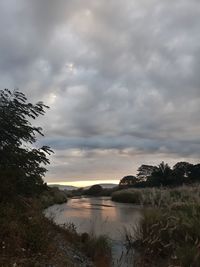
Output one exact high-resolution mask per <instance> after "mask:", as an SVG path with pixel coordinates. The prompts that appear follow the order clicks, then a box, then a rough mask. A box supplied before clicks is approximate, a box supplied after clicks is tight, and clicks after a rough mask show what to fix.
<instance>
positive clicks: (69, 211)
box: [46, 197, 140, 241]
mask: <svg viewBox="0 0 200 267" xmlns="http://www.w3.org/2000/svg"><path fill="white" fill-rule="evenodd" d="M46 215H47V216H48V217H50V216H53V218H54V220H55V222H56V223H57V224H64V223H69V222H73V223H74V224H75V226H76V227H77V231H78V232H89V233H91V232H94V233H95V234H96V235H100V234H106V235H108V236H109V237H110V238H111V239H113V240H116V241H119V240H122V235H123V229H124V228H128V229H129V228H130V227H132V226H133V225H135V224H137V223H138V221H139V219H140V208H139V207H137V206H134V205H132V204H122V203H115V202H112V201H111V200H110V198H108V197H102V198H72V199H70V200H69V201H68V203H66V204H62V205H54V206H52V207H50V208H49V209H47V210H46Z"/></svg>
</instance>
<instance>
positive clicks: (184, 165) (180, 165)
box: [173, 161, 193, 178]
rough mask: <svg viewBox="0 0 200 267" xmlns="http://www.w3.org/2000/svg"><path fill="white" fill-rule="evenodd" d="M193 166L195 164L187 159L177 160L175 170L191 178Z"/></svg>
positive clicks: (179, 174) (182, 175)
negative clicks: (186, 160)
mask: <svg viewBox="0 0 200 267" xmlns="http://www.w3.org/2000/svg"><path fill="white" fill-rule="evenodd" d="M192 167H193V164H191V163H189V162H185V161H181V162H177V163H176V164H175V165H174V167H173V171H174V172H175V173H176V174H177V175H178V176H181V177H184V178H189V177H190V175H191V169H192Z"/></svg>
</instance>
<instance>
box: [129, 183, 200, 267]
mask: <svg viewBox="0 0 200 267" xmlns="http://www.w3.org/2000/svg"><path fill="white" fill-rule="evenodd" d="M141 193H143V196H142V197H140V199H141V202H140V203H142V204H148V205H150V207H148V208H146V209H145V210H144V211H143V217H142V219H141V222H140V225H138V226H137V227H135V228H134V229H133V232H132V233H130V232H126V241H127V247H128V248H129V249H131V248H136V249H137V251H139V252H140V253H139V257H138V259H137V260H138V263H137V264H138V266H140V267H157V266H159V267H169V266H171V267H172V266H179V267H199V266H200V190H199V187H188V188H187V187H181V188H178V189H171V190H161V189H160V190H159V189H153V190H152V191H151V189H148V191H145V190H142V191H141ZM136 266H137V265H136Z"/></svg>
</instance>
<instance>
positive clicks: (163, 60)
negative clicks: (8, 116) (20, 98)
mask: <svg viewBox="0 0 200 267" xmlns="http://www.w3.org/2000/svg"><path fill="white" fill-rule="evenodd" d="M199 16H200V4H199V2H198V1H197V0H191V1H186V0H177V1H175V2H169V1H167V0H164V1H162V2H160V1H158V0H140V1H139V0H134V1H131V0H123V1H122V0H119V1H115V0H110V1H106V0H102V1H93V0H87V1H81V0H75V1H66V0H58V1H53V0H43V1H39V0H30V1H25V0H19V1H17V3H16V1H15V0H2V1H1V3H0V34H1V43H0V55H1V60H0V86H1V88H5V87H9V88H13V87H15V88H16V87H17V88H19V89H20V90H22V91H23V92H25V93H26V94H27V96H28V97H29V99H30V100H32V101H37V100H43V101H44V102H45V103H47V104H49V105H50V106H51V110H50V111H48V112H47V114H46V116H45V118H41V119H40V121H39V122H38V123H40V124H41V125H42V126H43V128H44V129H45V135H46V138H45V139H42V140H41V142H42V143H45V144H49V145H51V146H52V147H53V148H54V149H55V150H56V154H55V156H54V157H53V158H52V165H51V167H50V171H49V174H48V176H47V178H46V179H51V180H52V179H55V180H56V179H58V180H59V177H61V176H62V177H63V179H73V178H77V177H83V176H84V177H86V176H90V177H91V176H93V177H94V176H98V178H106V177H108V176H109V178H112V175H113V176H116V170H117V172H118V173H119V176H120V175H122V174H126V173H125V172H126V171H127V172H131V170H132V171H133V172H134V171H136V169H137V167H138V165H140V164H142V163H143V162H146V161H147V162H156V164H157V163H159V162H160V161H161V160H162V159H166V160H169V161H171V162H172V161H175V160H177V161H178V160H179V159H185V160H191V161H196V160H198V158H199V157H200V154H199V151H200V149H199V148H200V137H199V133H200V126H199V119H200V115H199V114H200V76H199V71H200V35H199V27H200V21H199ZM70 151H80V153H81V155H83V156H81V157H80V156H79V157H74V156H73V155H72V154H73V153H72V154H70V153H71V152H70ZM105 151H106V156H105ZM101 152H102V153H103V155H104V156H102V154H101ZM60 154H62V155H63V157H62V158H60ZM91 155H92V156H91ZM124 155H126V156H124ZM161 156H162V158H161ZM70 157H71V160H70ZM58 158H59V163H58V162H57V161H58ZM92 158H93V159H94V160H95V164H94V162H93V163H92V164H90V162H91V160H92ZM135 158H137V160H135V162H133V161H134V159H135ZM66 162H70V163H69V164H66ZM109 162H110V163H109ZM63 173H64V174H63ZM48 177H49V178H48Z"/></svg>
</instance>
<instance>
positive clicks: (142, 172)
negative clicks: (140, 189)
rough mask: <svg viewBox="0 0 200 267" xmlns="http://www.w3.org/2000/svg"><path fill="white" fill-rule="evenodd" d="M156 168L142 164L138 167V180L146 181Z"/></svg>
mask: <svg viewBox="0 0 200 267" xmlns="http://www.w3.org/2000/svg"><path fill="white" fill-rule="evenodd" d="M156 169H157V167H156V166H152V165H145V164H142V165H141V166H140V167H139V168H138V174H137V179H138V181H146V180H147V179H148V178H149V177H150V176H151V174H152V173H153V172H154V171H155V170H156Z"/></svg>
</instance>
